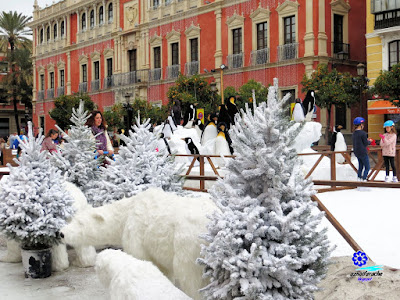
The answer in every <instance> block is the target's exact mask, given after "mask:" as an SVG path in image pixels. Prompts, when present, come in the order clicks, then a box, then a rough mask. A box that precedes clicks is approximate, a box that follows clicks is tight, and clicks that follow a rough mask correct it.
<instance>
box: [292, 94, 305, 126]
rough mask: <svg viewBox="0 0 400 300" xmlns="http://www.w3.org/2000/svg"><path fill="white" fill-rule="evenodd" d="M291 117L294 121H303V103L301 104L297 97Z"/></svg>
mask: <svg viewBox="0 0 400 300" xmlns="http://www.w3.org/2000/svg"><path fill="white" fill-rule="evenodd" d="M292 117H293V120H294V121H295V122H298V123H300V122H303V121H304V109H303V105H302V104H301V99H299V98H297V99H296V104H295V105H294V108H293V113H292Z"/></svg>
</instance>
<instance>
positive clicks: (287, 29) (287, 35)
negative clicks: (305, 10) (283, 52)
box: [283, 16, 296, 44]
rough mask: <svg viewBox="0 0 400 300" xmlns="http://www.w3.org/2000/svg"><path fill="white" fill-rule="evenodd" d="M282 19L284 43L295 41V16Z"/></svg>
mask: <svg viewBox="0 0 400 300" xmlns="http://www.w3.org/2000/svg"><path fill="white" fill-rule="evenodd" d="M283 20H284V43H285V44H293V43H296V19H295V16H290V17H286V18H284V19H283Z"/></svg>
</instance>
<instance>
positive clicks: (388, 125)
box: [383, 120, 394, 128]
mask: <svg viewBox="0 0 400 300" xmlns="http://www.w3.org/2000/svg"><path fill="white" fill-rule="evenodd" d="M392 126H394V122H393V121H392V120H387V121H386V122H385V123H383V128H385V127H392Z"/></svg>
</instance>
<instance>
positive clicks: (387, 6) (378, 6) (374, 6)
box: [371, 0, 400, 14]
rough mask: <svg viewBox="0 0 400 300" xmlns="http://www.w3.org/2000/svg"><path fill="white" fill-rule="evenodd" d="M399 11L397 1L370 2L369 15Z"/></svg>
mask: <svg viewBox="0 0 400 300" xmlns="http://www.w3.org/2000/svg"><path fill="white" fill-rule="evenodd" d="M397 9H400V1H398V0H371V14H377V13H381V12H384V11H390V10H397Z"/></svg>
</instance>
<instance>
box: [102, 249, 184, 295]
mask: <svg viewBox="0 0 400 300" xmlns="http://www.w3.org/2000/svg"><path fill="white" fill-rule="evenodd" d="M95 270H96V274H97V276H98V278H99V280H100V282H101V283H102V284H103V285H104V286H105V287H106V288H107V289H108V291H109V294H110V299H113V300H128V299H129V300H155V299H162V300H190V299H191V298H189V297H188V296H186V295H185V294H184V293H183V292H182V291H181V290H179V289H178V288H176V287H175V286H174V285H173V284H172V283H171V281H169V280H168V279H167V278H166V277H165V276H164V275H163V274H162V273H161V272H160V270H159V269H157V267H155V266H154V265H153V264H152V263H151V262H148V261H143V260H138V259H136V258H134V257H132V256H130V255H129V254H126V253H124V252H122V251H120V250H111V249H108V250H104V251H102V252H100V253H99V254H98V255H97V259H96V266H95Z"/></svg>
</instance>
